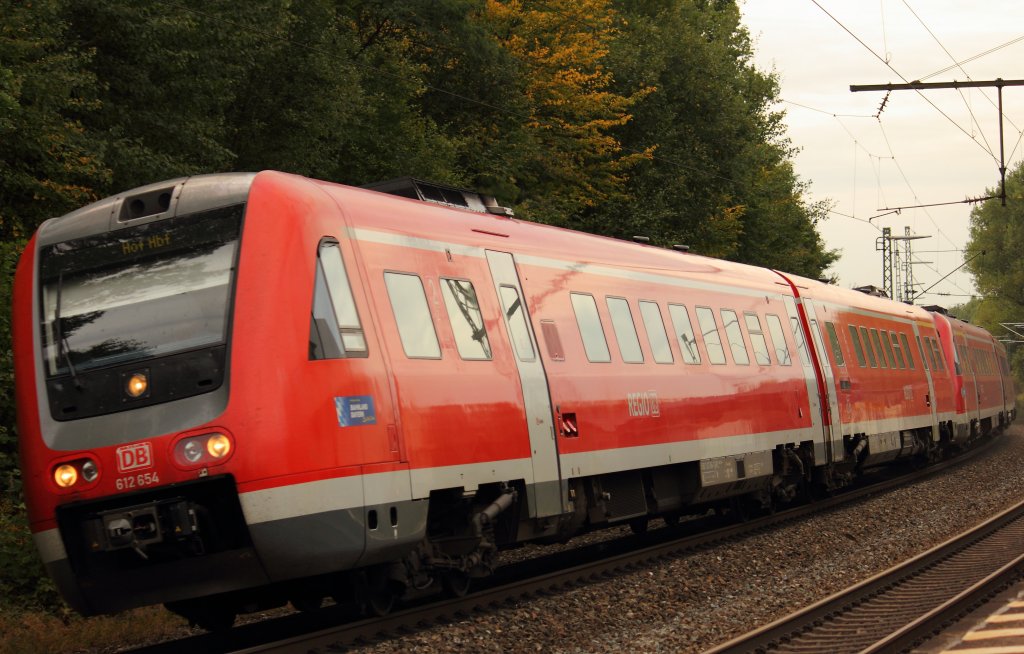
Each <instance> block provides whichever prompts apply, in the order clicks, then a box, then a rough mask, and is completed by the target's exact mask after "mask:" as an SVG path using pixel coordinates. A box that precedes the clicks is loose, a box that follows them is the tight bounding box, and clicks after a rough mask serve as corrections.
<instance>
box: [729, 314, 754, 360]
mask: <svg viewBox="0 0 1024 654" xmlns="http://www.w3.org/2000/svg"><path fill="white" fill-rule="evenodd" d="M722 324H724V325H725V336H726V338H728V339H729V349H730V350H731V351H732V360H733V361H735V362H736V363H738V364H740V365H741V366H749V365H750V356H749V355H748V354H747V345H746V343H744V342H743V332H742V331H741V330H740V320H739V318H737V317H736V312H735V311H733V310H731V309H722Z"/></svg>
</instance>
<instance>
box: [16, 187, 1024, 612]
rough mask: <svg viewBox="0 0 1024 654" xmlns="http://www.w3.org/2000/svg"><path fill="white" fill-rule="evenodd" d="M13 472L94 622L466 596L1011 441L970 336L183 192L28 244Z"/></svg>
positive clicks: (845, 300) (139, 198)
mask: <svg viewBox="0 0 1024 654" xmlns="http://www.w3.org/2000/svg"><path fill="white" fill-rule="evenodd" d="M13 318H14V357H15V371H16V380H17V381H16V385H17V408H18V425H19V437H20V455H21V462H22V468H23V472H24V488H25V495H26V500H27V505H28V513H29V519H30V522H31V528H32V532H33V534H34V539H35V542H36V544H37V546H38V550H39V552H40V554H41V556H42V559H43V561H44V563H45V565H46V567H47V569H48V571H49V574H50V575H52V577H53V579H54V580H55V581H56V584H57V586H58V587H59V589H60V591H61V593H62V594H63V596H64V597H65V599H66V600H67V602H68V603H69V604H70V605H71V606H72V607H73V608H74V609H76V610H77V611H79V612H81V613H82V614H84V615H95V614H101V613H109V612H115V611H119V610H123V609H127V608H131V607H137V606H142V605H149V604H157V603H164V604H166V605H167V606H168V608H170V609H171V610H173V611H175V612H177V613H179V614H181V615H183V616H185V617H187V618H188V619H189V620H191V621H192V622H194V623H196V624H199V625H200V626H204V627H207V628H216V627H226V626H230V624H231V623H232V621H233V620H234V619H235V616H236V614H237V613H238V612H241V611H246V610H253V609H254V608H259V607H265V606H271V605H274V604H275V603H276V604H277V605H281V604H283V603H285V602H287V601H291V602H293V603H294V604H295V605H296V606H298V607H316V606H319V605H320V603H321V600H322V598H325V597H335V598H341V599H339V601H342V600H344V601H348V600H349V599H353V598H354V600H353V601H356V602H361V604H360V605H361V606H363V607H364V608H367V609H368V610H372V611H378V612H383V611H386V610H388V608H389V606H390V605H391V603H392V602H393V601H394V599H395V598H396V597H401V596H402V595H403V593H406V592H410V591H409V589H420V590H422V589H424V588H427V587H433V588H444V589H448V590H449V591H450V592H455V593H460V592H465V589H466V587H467V584H468V583H469V580H470V579H472V578H476V577H481V576H484V575H486V574H488V573H489V572H490V571H491V570H492V569H493V567H494V566H495V565H496V556H497V552H498V551H499V550H502V549H505V548H510V547H513V546H516V545H519V544H522V543H526V542H530V541H533V542H541V543H542V542H554V541H564V540H566V539H569V538H570V537H572V536H573V535H575V534H578V533H581V532H584V531H587V530H591V529H598V528H602V527H605V526H609V525H630V526H632V527H633V528H634V529H636V530H642V529H644V528H645V526H646V525H647V522H648V520H651V519H653V518H655V517H661V518H664V519H665V520H666V521H668V522H675V521H678V520H679V519H680V517H682V516H684V515H694V514H699V513H701V512H702V511H707V510H708V507H711V508H716V507H723V506H728V505H729V503H736V502H753V503H759V504H761V505H766V504H769V503H771V502H786V501H790V500H792V499H793V498H796V497H798V496H800V495H801V494H804V493H806V492H807V490H808V489H835V488H838V487H841V486H843V485H845V484H848V483H850V482H851V481H852V480H854V479H855V478H857V476H858V475H860V474H861V473H862V472H863V471H865V470H867V469H869V468H872V467H877V466H882V465H887V464H890V463H892V462H894V461H915V462H920V463H926V462H928V461H929V460H933V459H936V458H939V457H941V456H943V455H944V454H945V453H947V452H950V451H952V450H956V449H959V448H962V447H964V446H966V445H967V444H969V443H971V441H972V440H975V439H979V438H982V437H985V436H986V435H989V434H992V433H995V432H998V431H999V430H1000V429H1002V428H1003V427H1005V426H1006V425H1007V424H1008V423H1009V422H1010V421H1012V420H1013V419H1014V418H1015V415H1016V407H1015V404H1014V401H1015V391H1014V388H1013V383H1012V381H1011V377H1010V374H1009V373H1010V370H1009V366H1008V363H1007V358H1006V352H1005V349H1004V348H1003V346H1002V345H1001V344H999V343H998V342H996V341H995V340H994V339H993V338H992V336H990V335H989V334H988V333H987V332H985V331H984V330H982V329H980V328H978V327H974V326H971V325H969V324H966V323H963V322H961V321H959V320H956V319H954V318H952V317H949V316H947V315H944V314H942V313H940V312H929V311H927V310H925V309H924V308H921V307H917V306H907V305H904V304H899V303H896V302H892V301H889V300H888V299H885V298H881V297H875V296H872V295H869V294H865V293H861V292H857V291H853V290H845V289H841V288H837V287H835V286H832V285H828V284H825V283H821V282H818V281H814V280H811V279H804V278H801V277H797V276H794V275H789V274H786V273H783V272H779V271H775V270H768V269H764V268H758V267H754V266H749V265H742V264H738V263H731V262H727V261H720V260H716V259H712V258H707V257H702V256H697V255H694V254H689V253H685V252H682V251H676V250H670V249H662V248H656V247H652V246H649V245H644V244H637V243H632V242H627V241H620V240H615V239H610V238H604V237H598V236H593V235H589V234H582V233H577V232H573V231H568V230H564V229H558V228H554V227H550V226H546V225H542V224H536V223H531V222H526V221H520V220H516V219H515V218H514V217H513V216H512V215H511V212H510V211H509V210H507V209H504V208H502V207H499V206H497V205H496V203H494V202H493V201H491V199H490V198H482V196H476V195H473V194H470V193H466V192H461V191H458V190H457V189H452V188H448V187H443V186H438V185H430V184H426V183H423V182H420V181H419V180H411V179H406V180H398V181H397V182H395V183H393V184H385V185H381V186H379V187H378V188H377V189H376V190H372V189H360V188H351V187H347V186H342V185H337V184H332V183H327V182H321V181H315V180H311V179H307V178H303V177H299V176H294V175H289V174H284V173H279V172H261V173H258V174H242V173H232V174H222V175H205V176H194V177H189V178H183V179H175V180H171V181H167V182H163V183H158V184H153V185H149V186H145V187H141V188H138V189H134V190H132V191H128V192H126V193H123V194H121V195H117V196H114V197H110V198H107V199H105V200H101V201H99V202H96V203H94V204H91V205H89V206H86V207H84V208H82V209H79V210H77V211H74V212H72V213H70V214H68V215H65V216H62V217H59V218H54V219H52V220H50V221H48V222H46V223H45V224H43V225H42V226H41V227H40V228H39V230H38V231H37V232H36V234H35V235H34V236H33V238H32V240H31V242H30V243H29V245H28V247H27V249H26V251H25V252H24V254H23V255H22V257H21V259H20V261H19V264H18V267H17V272H16V276H15V289H14V306H13Z"/></svg>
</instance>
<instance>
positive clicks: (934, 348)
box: [928, 338, 946, 372]
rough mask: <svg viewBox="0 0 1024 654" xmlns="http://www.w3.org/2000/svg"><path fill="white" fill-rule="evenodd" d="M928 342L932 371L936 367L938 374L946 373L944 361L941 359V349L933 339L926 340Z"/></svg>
mask: <svg viewBox="0 0 1024 654" xmlns="http://www.w3.org/2000/svg"><path fill="white" fill-rule="evenodd" d="M928 342H929V343H930V344H931V352H932V369H933V370H934V369H935V368H936V367H938V369H939V371H940V372H946V360H945V359H944V358H943V357H942V348H941V347H940V346H939V342H938V341H937V340H935V339H934V338H928Z"/></svg>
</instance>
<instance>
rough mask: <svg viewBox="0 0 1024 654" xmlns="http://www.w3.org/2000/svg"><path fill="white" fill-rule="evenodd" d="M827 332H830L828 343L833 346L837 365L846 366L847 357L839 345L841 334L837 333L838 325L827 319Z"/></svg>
mask: <svg viewBox="0 0 1024 654" xmlns="http://www.w3.org/2000/svg"><path fill="white" fill-rule="evenodd" d="M825 333H827V334H828V344H829V345H831V346H832V357H833V358H834V359H835V362H836V365H837V366H845V365H846V357H844V356H843V348H842V347H840V346H839V334H837V333H836V326H835V325H833V324H832V323H831V322H828V321H825ZM862 356H863V355H862Z"/></svg>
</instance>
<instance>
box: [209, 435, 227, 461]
mask: <svg viewBox="0 0 1024 654" xmlns="http://www.w3.org/2000/svg"><path fill="white" fill-rule="evenodd" d="M206 451H207V452H209V453H210V456H212V457H213V458H215V459H223V458H224V457H226V456H227V455H228V452H230V451H231V441H230V440H228V437H227V436H225V435H224V434H214V435H213V436H210V440H208V441H206Z"/></svg>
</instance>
